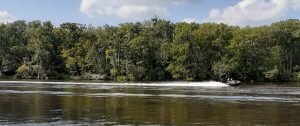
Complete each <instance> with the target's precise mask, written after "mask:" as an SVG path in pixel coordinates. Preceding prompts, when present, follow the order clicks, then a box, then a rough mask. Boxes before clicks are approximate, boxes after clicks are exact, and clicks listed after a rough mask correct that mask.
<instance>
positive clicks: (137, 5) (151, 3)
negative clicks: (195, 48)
mask: <svg viewBox="0 0 300 126" xmlns="http://www.w3.org/2000/svg"><path fill="white" fill-rule="evenodd" d="M198 1H200V0H82V2H81V5H80V11H81V12H82V13H84V14H86V15H87V16H88V17H90V18H95V17H101V16H109V17H116V18H123V19H132V18H133V19H144V18H149V17H152V16H154V15H158V16H162V17H165V16H168V15H170V12H169V11H168V6H179V5H183V4H186V3H194V2H198Z"/></svg>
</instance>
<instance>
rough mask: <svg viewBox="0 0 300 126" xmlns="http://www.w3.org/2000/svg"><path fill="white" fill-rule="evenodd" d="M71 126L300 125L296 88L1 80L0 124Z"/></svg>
mask: <svg viewBox="0 0 300 126" xmlns="http://www.w3.org/2000/svg"><path fill="white" fill-rule="evenodd" d="M184 85H187V86H184ZM204 85H208V87H203V86H204ZM75 124H79V125H282V126H287V125H295V126H300V84H299V83H298V84H297V83H281V84H269V83H261V84H245V85H242V86H239V87H225V86H224V85H223V84H220V83H216V82H210V83H208V82H202V83H186V82H182V83H180V82H176V83H171V82H170V83H147V84H145V83H144V84H143V83H140V84H134V85H131V84H117V83H101V84H99V83H98V84H95V83H90V84H85V83H59V82H55V83H54V82H53V83H34V84H31V83H26V82H13V83H11V82H3V81H2V82H0V125H75Z"/></svg>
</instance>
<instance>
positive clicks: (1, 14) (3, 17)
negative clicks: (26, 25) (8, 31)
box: [0, 11, 16, 23]
mask: <svg viewBox="0 0 300 126" xmlns="http://www.w3.org/2000/svg"><path fill="white" fill-rule="evenodd" d="M14 20H16V18H15V17H14V16H12V15H10V14H9V13H8V12H7V11H0V23H8V22H13V21H14Z"/></svg>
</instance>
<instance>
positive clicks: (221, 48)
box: [0, 17, 300, 82]
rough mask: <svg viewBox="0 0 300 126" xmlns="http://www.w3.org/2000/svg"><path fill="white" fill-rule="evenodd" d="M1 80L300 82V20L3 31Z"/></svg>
mask: <svg viewBox="0 0 300 126" xmlns="http://www.w3.org/2000/svg"><path fill="white" fill-rule="evenodd" d="M0 78H14V79H45V80H47V79H81V80H115V81H166V80H172V81H176V80H181V81H204V80H217V81H222V80H224V79H226V78H234V79H238V80H241V81H244V82H249V81H273V82H276V81H300V21H299V20H298V19H289V20H285V21H280V22H275V23H272V24H271V25H265V26H259V27H250V26H247V27H239V26H230V25H226V24H223V23H220V24H217V23H202V24H198V23H183V22H181V23H172V22H170V21H167V20H164V19H160V18H158V17H154V18H152V19H149V20H146V21H144V22H135V23H123V24H119V25H118V26H110V25H104V26H99V27H94V26H89V25H88V26H87V25H83V24H78V23H63V24H61V25H60V26H54V25H53V24H52V23H51V22H50V21H46V22H41V21H31V22H26V21H15V22H12V23H5V24H4V23H2V24H0Z"/></svg>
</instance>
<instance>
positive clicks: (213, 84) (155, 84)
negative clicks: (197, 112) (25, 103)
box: [0, 81, 228, 87]
mask: <svg viewBox="0 0 300 126" xmlns="http://www.w3.org/2000/svg"><path fill="white" fill-rule="evenodd" d="M0 84H54V85H59V84H63V85H101V86H144V87H147V86H148V87H149V86H150V87H227V86H228V85H227V84H224V83H221V82H216V81H207V82H153V83H88V82H43V81H40V82H37V81H0Z"/></svg>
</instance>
